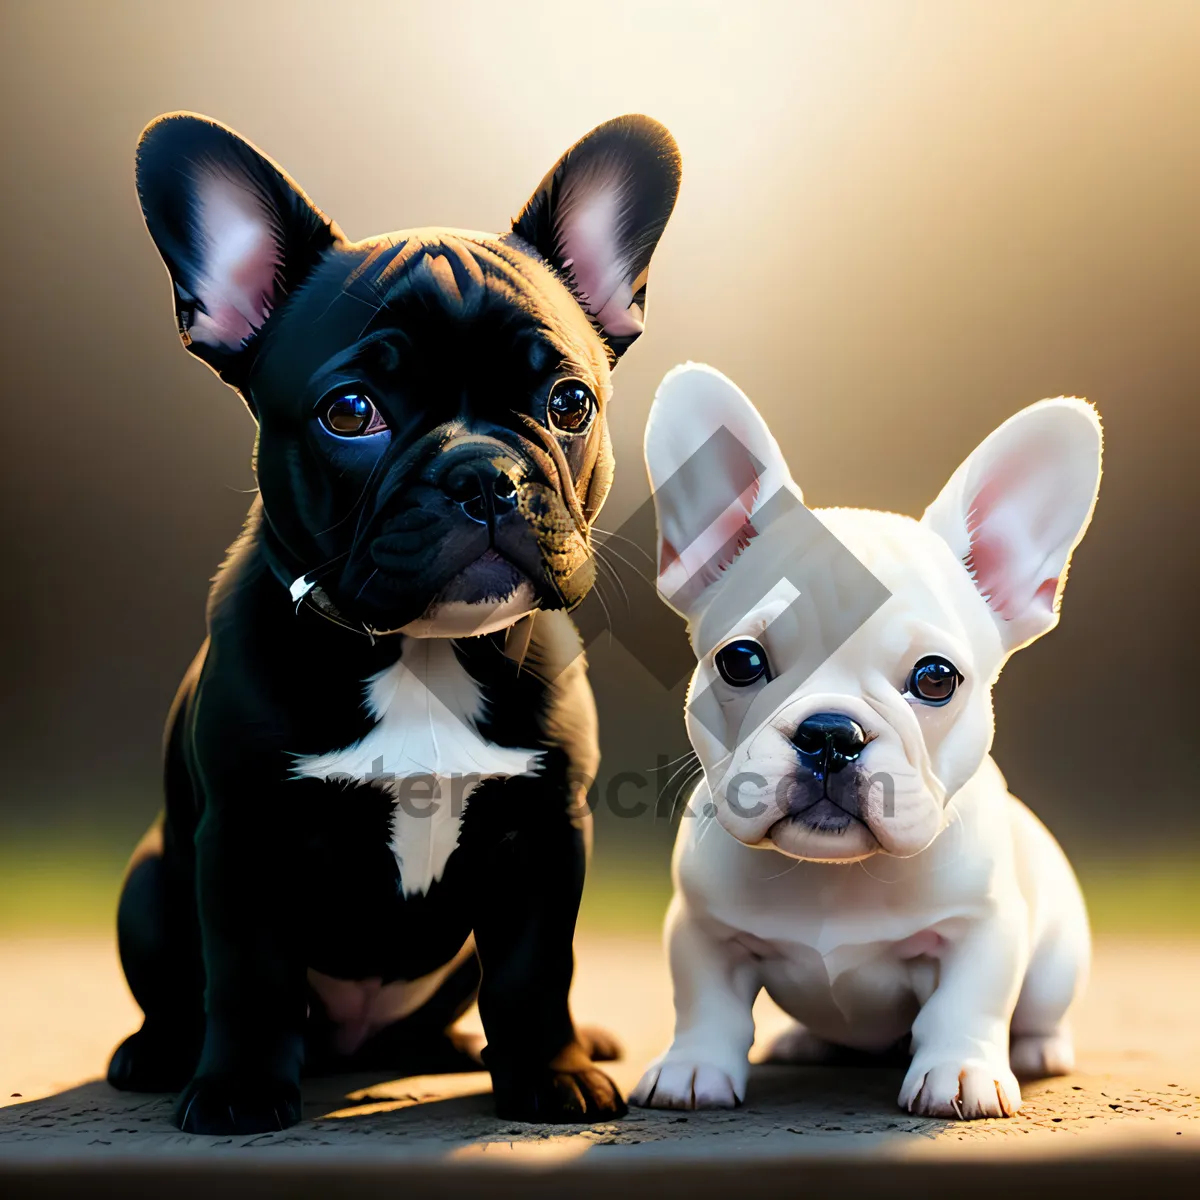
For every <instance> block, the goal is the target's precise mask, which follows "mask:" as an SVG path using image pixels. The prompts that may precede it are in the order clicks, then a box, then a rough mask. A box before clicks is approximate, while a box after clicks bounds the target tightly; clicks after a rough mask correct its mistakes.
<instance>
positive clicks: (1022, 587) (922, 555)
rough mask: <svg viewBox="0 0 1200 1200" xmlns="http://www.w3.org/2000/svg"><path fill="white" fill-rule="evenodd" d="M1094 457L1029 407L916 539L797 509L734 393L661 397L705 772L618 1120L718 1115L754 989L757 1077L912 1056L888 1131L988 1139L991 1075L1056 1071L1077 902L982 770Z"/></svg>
mask: <svg viewBox="0 0 1200 1200" xmlns="http://www.w3.org/2000/svg"><path fill="white" fill-rule="evenodd" d="M1100 450H1101V434H1100V423H1099V420H1098V419H1097V416H1096V413H1095V411H1094V410H1093V409H1092V407H1091V406H1090V405H1089V404H1087V403H1086V402H1085V401H1082V400H1075V399H1058V400H1045V401H1042V402H1041V403H1039V404H1034V405H1031V406H1030V407H1029V408H1026V409H1024V410H1023V411H1022V412H1020V413H1018V414H1017V415H1016V416H1014V417H1012V418H1011V419H1010V420H1008V421H1006V422H1005V423H1004V424H1003V425H1001V426H1000V428H999V429H997V430H996V431H995V432H994V433H993V434H992V435H991V436H990V437H988V438H987V439H986V440H985V441H984V442H983V444H982V445H981V446H980V447H979V448H978V449H977V450H975V452H974V453H973V454H972V455H971V456H970V457H969V458H968V459H967V460H966V461H965V462H964V463H963V464H962V466H961V467H959V469H958V470H957V471H956V472H955V473H954V475H953V477H952V478H951V480H950V482H949V483H948V484H947V485H946V487H945V488H943V490H942V492H941V494H940V495H939V496H938V498H937V499H936V500H935V501H934V502H933V504H932V505H930V507H929V508H928V510H927V511H926V512H925V515H924V517H923V518H922V519H921V520H920V521H914V520H912V519H911V518H908V517H903V516H897V515H895V514H893V513H883V512H869V511H865V510H856V509H818V510H816V511H813V510H809V509H807V508H805V507H804V506H803V503H802V497H801V493H800V489H799V488H798V487H797V486H796V484H795V483H794V482H793V481H792V479H791V477H790V475H789V473H788V469H787V465H786V463H785V462H784V460H783V457H782V455H781V454H780V451H779V447H778V446H777V445H776V443H775V440H774V438H773V437H772V436H771V433H770V431H769V430H768V429H767V427H766V425H765V424H764V423H763V420H762V418H761V417H760V416H759V414H758V412H757V411H756V410H755V408H754V406H753V405H752V404H751V403H750V401H749V400H747V399H746V397H745V396H744V395H742V393H741V392H740V391H739V390H738V389H737V388H736V387H735V386H734V385H733V384H732V383H731V382H730V381H729V380H727V379H726V378H725V377H724V376H722V375H720V374H719V373H718V372H716V371H713V370H711V369H710V368H707V367H702V366H697V365H693V364H688V365H687V366H685V367H680V368H677V369H676V370H674V371H672V372H671V373H670V374H669V375H668V376H667V377H666V379H665V380H664V381H663V383H662V386H661V387H660V389H659V392H658V395H657V397H656V399H655V403H654V408H653V410H652V412H651V414H650V422H649V425H648V428H647V431H646V461H647V464H648V467H649V471H650V479H651V485H652V487H653V488H654V492H655V502H656V509H657V514H658V528H659V578H658V588H659V593H660V595H661V596H662V597H663V598H664V599H665V600H666V601H667V603H668V604H670V605H671V606H672V607H673V608H675V609H676V610H677V611H678V612H680V614H681V615H682V616H684V617H685V618H686V619H687V622H688V629H689V635H690V638H691V642H692V646H693V649H694V650H695V653H696V657H697V659H698V664H697V667H696V672H695V675H694V676H693V678H692V683H691V687H690V689H689V693H688V703H687V726H688V734H689V737H690V738H691V741H692V744H693V746H694V748H695V751H696V754H697V755H698V757H699V760H700V765H701V766H702V767H703V769H704V776H703V779H702V781H701V782H700V783H699V785H698V786H697V788H696V790H695V792H694V793H693V795H692V796H691V798H690V802H689V808H688V812H687V813H686V814H685V818H684V820H683V822H682V826H681V829H680V833H679V838H678V841H677V843H676V848H675V858H674V880H675V896H674V899H673V901H672V904H671V908H670V911H669V913H668V917H667V935H666V936H667V942H668V947H669V952H670V961H671V971H672V975H673V979H674V987H675V1010H676V1027H675V1039H674V1041H673V1043H672V1044H671V1046H670V1048H669V1049H668V1050H667V1051H666V1052H665V1053H664V1054H662V1055H661V1056H660V1057H659V1058H658V1059H657V1060H656V1061H655V1062H654V1063H653V1064H652V1065H651V1066H650V1067H649V1069H648V1070H647V1071H646V1073H645V1075H644V1076H643V1077H642V1080H641V1082H640V1083H639V1085H638V1087H637V1089H636V1090H635V1091H634V1094H633V1096H632V1097H631V1099H632V1101H633V1103H634V1104H640V1105H643V1106H650V1107H656V1108H708V1107H731V1106H733V1105H735V1104H737V1103H739V1102H740V1101H741V1100H742V1099H743V1097H744V1096H745V1089H746V1079H747V1074H748V1069H749V1068H748V1063H747V1054H748V1051H749V1049H750V1045H751V1042H752V1041H753V1039H754V1023H753V1018H752V1016H751V1006H752V1005H753V1003H754V999H755V997H756V996H757V994H758V991H759V989H760V988H766V990H767V992H768V993H769V994H770V995H771V997H772V998H773V999H774V1000H775V1001H776V1002H777V1003H778V1004H779V1005H780V1006H781V1007H782V1008H783V1009H784V1010H785V1011H786V1012H788V1013H789V1014H790V1015H791V1016H793V1017H794V1018H795V1019H796V1020H797V1022H798V1024H797V1026H796V1027H794V1028H793V1029H792V1030H790V1031H789V1032H788V1033H786V1034H785V1035H783V1037H781V1038H780V1039H778V1040H777V1041H776V1043H775V1045H774V1046H773V1047H772V1050H771V1053H770V1055H769V1058H771V1059H772V1060H774V1061H790V1062H801V1061H804V1062H811V1061H815V1060H818V1059H819V1058H821V1057H822V1056H823V1055H824V1054H825V1053H826V1052H827V1051H828V1050H829V1049H830V1048H831V1047H833V1046H846V1047H852V1048H855V1049H858V1050H865V1051H883V1050H886V1049H888V1048H890V1047H892V1046H894V1045H895V1044H896V1043H897V1042H898V1041H899V1040H900V1039H901V1038H908V1037H911V1043H910V1045H911V1052H912V1063H911V1066H910V1068H909V1070H908V1073H907V1075H906V1077H905V1079H904V1083H903V1086H902V1087H901V1090H900V1098H899V1099H900V1104H901V1105H902V1106H903V1107H904V1108H906V1109H908V1110H909V1111H911V1112H915V1113H923V1114H927V1115H930V1116H940V1117H960V1118H972V1117H998V1116H1007V1115H1009V1114H1011V1113H1013V1112H1015V1111H1016V1110H1017V1108H1018V1107H1019V1106H1020V1103H1021V1094H1020V1089H1019V1087H1018V1085H1017V1080H1016V1078H1015V1076H1014V1072H1016V1073H1017V1074H1022V1075H1025V1076H1042V1075H1052V1074H1061V1073H1065V1072H1067V1071H1069V1070H1070V1069H1071V1068H1072V1066H1073V1059H1074V1052H1073V1047H1072V1042H1071V1035H1070V1032H1069V1029H1068V1026H1067V1012H1068V1009H1069V1008H1070V1006H1071V1004H1072V1001H1073V1000H1074V999H1075V997H1076V995H1077V994H1078V993H1079V991H1080V989H1081V988H1082V985H1083V982H1084V979H1085V976H1086V974H1087V969H1088V963H1089V957H1090V946H1089V934H1088V923H1087V915H1086V912H1085V910H1084V904H1083V898H1082V896H1081V894H1080V891H1079V887H1078V884H1077V883H1076V881H1075V877H1074V875H1073V874H1072V871H1071V868H1070V866H1069V864H1068V863H1067V860H1066V858H1065V856H1064V855H1063V853H1062V851H1061V850H1060V848H1059V847H1058V845H1057V843H1056V842H1055V841H1054V838H1053V837H1052V836H1051V835H1050V833H1049V832H1048V831H1047V830H1046V828H1045V827H1044V826H1043V825H1042V824H1041V823H1040V822H1039V821H1038V819H1037V818H1036V817H1035V816H1033V814H1032V813H1031V812H1030V811H1029V810H1028V809H1027V808H1025V806H1024V805H1023V804H1021V802H1020V801H1019V800H1017V799H1015V798H1014V797H1012V796H1010V795H1009V794H1008V791H1007V788H1006V786H1005V782H1004V779H1003V777H1002V776H1001V774H1000V771H999V769H998V768H997V767H996V765H995V763H994V762H993V761H992V759H991V758H990V757H989V755H988V751H989V749H990V747H991V742H992V733H993V717H992V704H991V689H992V686H993V684H994V683H995V682H996V678H997V676H998V675H999V673H1000V669H1001V667H1002V666H1003V665H1004V663H1005V661H1006V660H1007V658H1008V656H1009V655H1010V654H1011V653H1012V652H1013V651H1014V650H1016V649H1018V648H1019V647H1021V646H1024V645H1026V644H1027V643H1029V642H1031V641H1033V640H1034V639H1035V638H1037V637H1040V636H1041V635H1042V634H1043V633H1046V632H1047V631H1048V630H1050V629H1052V628H1053V627H1054V626H1055V624H1057V622H1058V607H1059V600H1060V597H1061V595H1062V589H1063V585H1064V583H1065V581H1066V574H1067V565H1068V563H1069V561H1070V557H1071V552H1072V551H1073V550H1074V548H1075V546H1076V545H1077V544H1078V542H1079V540H1080V538H1081V537H1082V536H1083V532H1084V530H1085V529H1086V528H1087V525H1088V522H1089V520H1090V519H1091V514H1092V509H1093V506H1094V504H1095V500H1096V491H1097V487H1098V485H1099V481H1100ZM763 849H768V850H774V851H777V852H778V853H775V854H763V853H761V850H763ZM783 856H787V859H790V860H794V861H787V859H785V858H784V857H783ZM834 864H836V865H834ZM851 864H854V865H851Z"/></svg>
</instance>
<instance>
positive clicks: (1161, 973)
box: [0, 936, 1200, 1164]
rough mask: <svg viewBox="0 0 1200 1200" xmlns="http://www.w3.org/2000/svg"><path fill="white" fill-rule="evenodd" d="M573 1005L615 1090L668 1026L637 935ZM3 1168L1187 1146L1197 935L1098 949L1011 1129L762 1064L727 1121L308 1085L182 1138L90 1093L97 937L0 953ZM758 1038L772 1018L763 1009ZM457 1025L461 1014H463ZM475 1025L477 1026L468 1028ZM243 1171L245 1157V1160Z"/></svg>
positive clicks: (1197, 1071)
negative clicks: (587, 1112) (1072, 1050)
mask: <svg viewBox="0 0 1200 1200" xmlns="http://www.w3.org/2000/svg"><path fill="white" fill-rule="evenodd" d="M578 956H579V964H580V965H579V971H578V976H577V983H576V988H575V1011H576V1015H577V1017H578V1019H579V1020H580V1021H582V1022H590V1023H598V1024H604V1025H606V1026H608V1027H609V1028H610V1029H613V1030H615V1031H616V1032H617V1033H618V1034H619V1036H620V1037H621V1038H622V1039H623V1040H624V1043H625V1047H626V1057H625V1059H624V1061H622V1062H619V1063H616V1064H613V1065H612V1073H613V1074H614V1076H615V1078H616V1079H617V1081H618V1082H619V1083H620V1084H621V1085H622V1086H623V1087H624V1088H626V1089H629V1088H630V1087H631V1086H632V1085H633V1083H634V1082H635V1081H636V1079H637V1078H638V1075H639V1073H640V1070H641V1067H642V1066H643V1065H644V1064H645V1062H646V1061H647V1059H649V1058H650V1057H652V1056H653V1055H654V1054H655V1053H657V1052H658V1051H659V1050H660V1049H661V1048H662V1047H663V1045H665V1043H666V1041H667V1039H668V1037H669V1035H670V1030H671V1005H670V988H669V981H668V978H667V972H666V968H665V964H664V962H663V959H662V955H661V953H660V951H659V947H658V945H657V943H656V942H655V941H653V940H649V939H646V940H636V939H633V940H631V939H629V938H602V937H596V936H590V937H584V938H582V939H581V941H580V944H579V946H578ZM0 981H2V986H0V1106H3V1107H0V1160H8V1161H9V1162H10V1163H15V1162H22V1161H23V1162H26V1163H31V1162H43V1161H47V1162H48V1161H53V1162H56V1163H59V1164H61V1163H62V1162H63V1161H66V1160H69V1159H71V1158H74V1157H84V1158H94V1157H96V1156H116V1157H119V1158H122V1159H127V1158H128V1157H129V1156H131V1155H132V1156H136V1157H138V1158H151V1159H152V1158H155V1157H158V1156H165V1155H169V1156H177V1155H179V1154H180V1153H182V1154H185V1155H195V1156H204V1157H211V1156H220V1155H222V1154H228V1153H229V1152H231V1151H237V1152H238V1153H239V1155H244V1152H245V1151H247V1150H253V1151H255V1152H256V1157H257V1158H259V1159H260V1160H261V1158H262V1157H263V1156H265V1157H268V1158H274V1157H275V1156H278V1155H281V1154H286V1155H288V1156H295V1155H301V1156H303V1157H304V1158H306V1159H307V1158H309V1157H310V1156H315V1157H316V1158H321V1157H330V1156H333V1157H337V1156H341V1155H344V1154H345V1153H347V1152H353V1154H354V1156H355V1158H356V1159H358V1160H360V1161H361V1159H362V1158H363V1156H370V1157H373V1158H374V1157H378V1156H383V1157H386V1158H391V1159H394V1158H395V1157H397V1156H399V1157H402V1158H405V1159H408V1160H412V1161H416V1162H423V1163H430V1162H436V1161H445V1160H464V1159H466V1160H474V1161H478V1160H479V1158H480V1156H490V1158H491V1160H492V1161H495V1160H498V1159H504V1160H506V1161H509V1162H517V1161H525V1160H533V1161H535V1162H540V1163H545V1164H549V1163H563V1162H564V1161H568V1160H569V1161H574V1160H584V1161H588V1162H592V1161H595V1160H596V1159H597V1158H602V1159H603V1160H604V1161H609V1160H611V1159H612V1158H613V1156H638V1157H644V1156H653V1157H655V1158H656V1159H661V1158H662V1157H664V1156H667V1157H671V1156H685V1157H687V1158H689V1159H693V1160H694V1159H696V1158H698V1157H699V1158H703V1157H706V1156H714V1157H716V1158H720V1159H721V1160H723V1161H725V1162H728V1161H729V1160H730V1158H731V1156H740V1155H745V1156H747V1158H748V1159H749V1158H751V1157H753V1158H754V1159H756V1160H761V1159H762V1158H763V1156H764V1155H765V1156H770V1157H773V1158H778V1157H780V1156H802V1157H809V1156H819V1155H824V1154H835V1155H837V1154H847V1153H850V1154H853V1155H855V1156H859V1155H861V1154H864V1153H865V1154H868V1155H876V1154H878V1155H885V1156H901V1157H909V1156H926V1155H935V1156H943V1155H946V1156H948V1155H956V1154H961V1153H967V1154H970V1153H972V1152H978V1151H982V1152H984V1153H992V1152H994V1151H995V1150H998V1149H1003V1151H1004V1155H1005V1157H1006V1158H1007V1157H1009V1156H1010V1155H1011V1153H1013V1152H1018V1153H1020V1152H1032V1153H1037V1154H1048V1155H1051V1156H1059V1155H1070V1154H1075V1155H1079V1154H1087V1155H1090V1154H1091V1153H1093V1152H1097V1153H1099V1152H1104V1151H1111V1150H1113V1149H1114V1148H1120V1147H1122V1146H1129V1147H1137V1148H1141V1147H1147V1148H1149V1147H1153V1146H1157V1147H1167V1146H1170V1147H1171V1148H1173V1149H1174V1150H1177V1151H1178V1150H1184V1149H1189V1150H1191V1151H1192V1152H1200V1022H1197V1021H1196V1019H1195V1018H1196V1013H1197V1004H1196V997H1197V995H1198V994H1200V943H1195V942H1192V943H1188V942H1183V943H1180V942H1176V943H1168V944H1163V945H1146V944H1133V943H1129V942H1103V941H1102V942H1101V943H1100V945H1099V946H1098V948H1097V953H1096V964H1095V971H1094V975H1093V981H1092V985H1091V989H1090V992H1089V994H1088V997H1087V999H1086V1000H1085V1002H1084V1004H1083V1006H1082V1009H1081V1011H1080V1012H1079V1015H1078V1019H1077V1029H1078V1041H1079V1044H1080V1052H1081V1053H1080V1059H1081V1061H1080V1070H1079V1072H1078V1074H1077V1075H1075V1076H1072V1077H1070V1078H1067V1079H1059V1080H1051V1081H1046V1082H1042V1083H1035V1084H1031V1085H1026V1088H1025V1106H1024V1108H1023V1110H1022V1111H1021V1112H1020V1113H1019V1114H1018V1115H1017V1116H1015V1117H1013V1118H1011V1119H1009V1120H995V1121H979V1122H972V1123H968V1124H956V1123H951V1122H944V1121H936V1120H927V1119H922V1118H916V1117H911V1116H909V1115H908V1114H906V1113H904V1112H902V1111H900V1110H899V1109H898V1108H896V1107H895V1097H896V1093H897V1091H898V1090H899V1085H900V1079H901V1074H902V1072H901V1071H899V1070H896V1069H883V1068H863V1067H842V1068H830V1067H821V1068H780V1067H759V1068H757V1069H756V1070H755V1073H754V1075H753V1077H752V1080H751V1085H750V1090H749V1095H748V1097H747V1103H746V1105H745V1107H744V1108H742V1109H740V1110H737V1111H734V1112H718V1113H689V1114H681V1113H659V1112H643V1111H640V1110H634V1111H633V1112H632V1114H631V1115H630V1117H629V1118H627V1119H626V1120H623V1121H619V1122H614V1123H611V1124H604V1125H597V1126H593V1127H589V1128H582V1129H579V1128H575V1129H571V1130H564V1129H563V1128H562V1127H557V1128H556V1127H552V1126H533V1125H514V1124H512V1123H511V1122H502V1121H499V1120H497V1119H496V1118H495V1117H494V1116H493V1115H492V1113H491V1106H490V1097H489V1096H488V1095H487V1090H488V1082H487V1077H486V1075H482V1074H479V1075H460V1076H443V1077H439V1078H420V1079H405V1080H391V1081H388V1080H379V1079H361V1078H341V1079H334V1080H320V1081H311V1082H310V1083H309V1084H308V1086H307V1088H306V1093H305V1120H304V1122H303V1123H301V1124H300V1125H298V1126H296V1127H295V1128H293V1129H290V1130H287V1131H285V1132H282V1133H277V1134H267V1135H261V1136H258V1137H254V1138H240V1139H234V1140H229V1139H208V1138H194V1137H186V1136H184V1135H183V1134H181V1133H179V1132H178V1131H177V1130H176V1129H174V1128H173V1126H172V1125H171V1124H170V1122H169V1119H168V1116H169V1110H170V1098H169V1097H160V1096H131V1095H127V1094H122V1093H119V1092H116V1091H114V1090H113V1089H111V1088H109V1087H108V1085H107V1084H105V1083H103V1082H99V1081H98V1077H99V1076H100V1075H101V1074H102V1072H103V1069H104V1066H105V1063H106V1061H107V1057H108V1054H109V1052H110V1051H111V1049H112V1047H113V1046H114V1045H115V1044H116V1043H117V1041H119V1040H120V1038H121V1037H122V1036H124V1035H125V1034H126V1033H127V1032H129V1031H130V1030H132V1029H133V1028H135V1027H136V1024H137V1021H138V1012H137V1009H136V1007H135V1006H134V1004H133V1001H132V1000H131V998H130V997H129V994H128V992H127V991H126V989H125V985H124V982H123V980H122V978H121V975H120V971H119V968H118V966H117V962H116V956H115V952H114V948H113V946H112V944H111V942H110V941H109V940H107V939H103V938H97V939H86V938H84V939H81V938H72V939H63V940H54V939H36V940H35V939H27V940H20V939H16V940H7V941H0ZM758 1013H759V1018H760V1019H759V1044H760V1045H761V1044H762V1043H763V1042H765V1040H766V1039H767V1038H769V1037H770V1035H771V1034H772V1033H773V1032H775V1031H776V1030H778V1029H779V1028H780V1027H781V1026H782V1025H783V1024H784V1023H785V1018H784V1017H783V1016H782V1014H781V1013H779V1011H778V1010H777V1009H775V1008H774V1006H772V1005H771V1004H770V1003H769V1002H767V1001H765V1000H762V1001H760V1005H759V1009H758ZM475 1020H476V1019H475V1014H473V1013H472V1014H470V1015H469V1016H468V1018H467V1021H468V1022H474V1021H475ZM476 1024H477V1022H476ZM243 1161H244V1158H243Z"/></svg>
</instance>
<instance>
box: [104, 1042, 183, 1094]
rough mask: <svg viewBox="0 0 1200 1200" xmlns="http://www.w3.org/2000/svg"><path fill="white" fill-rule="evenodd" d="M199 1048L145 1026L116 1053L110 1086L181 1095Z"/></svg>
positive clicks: (126, 1090)
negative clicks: (180, 1091)
mask: <svg viewBox="0 0 1200 1200" xmlns="http://www.w3.org/2000/svg"><path fill="white" fill-rule="evenodd" d="M199 1056H200V1051H199V1047H198V1046H197V1045H196V1044H195V1043H194V1042H193V1041H189V1040H188V1039H186V1038H184V1037H182V1036H172V1035H165V1034H164V1035H159V1034H156V1033H155V1032H154V1030H153V1029H151V1028H148V1027H147V1026H146V1025H143V1026H142V1027H141V1029H139V1030H138V1031H137V1033H131V1034H130V1035H129V1036H128V1037H127V1038H126V1039H125V1040H124V1041H123V1042H122V1043H121V1044H120V1045H119V1046H118V1047H117V1048H116V1050H114V1051H113V1056H112V1058H111V1059H110V1060H109V1063H108V1082H109V1083H111V1084H112V1086H113V1087H115V1088H120V1090H121V1091H123V1092H177V1091H179V1089H180V1088H181V1087H183V1085H184V1084H185V1083H187V1081H188V1080H189V1079H190V1078H191V1077H192V1072H193V1071H194V1070H195V1069H196V1059H197V1058H199Z"/></svg>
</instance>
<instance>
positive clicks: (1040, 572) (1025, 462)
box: [966, 454, 1059, 621]
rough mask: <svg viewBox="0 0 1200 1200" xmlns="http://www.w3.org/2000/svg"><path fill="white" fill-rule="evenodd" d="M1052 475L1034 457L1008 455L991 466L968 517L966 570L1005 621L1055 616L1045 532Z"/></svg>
mask: <svg viewBox="0 0 1200 1200" xmlns="http://www.w3.org/2000/svg"><path fill="white" fill-rule="evenodd" d="M1057 507H1058V505H1057V504H1056V496H1055V492H1054V487H1053V476H1052V474H1051V473H1047V472H1046V471H1045V469H1044V465H1043V464H1040V463H1038V462H1037V461H1036V459H1035V457H1034V456H1028V457H1025V456H1019V455H1016V454H1009V455H1006V456H1005V457H1004V458H1003V459H1001V460H1000V461H999V462H997V463H995V464H993V465H992V468H991V470H990V471H989V473H988V477H987V479H986V480H985V481H984V483H983V485H982V486H981V487H980V488H979V490H978V491H977V492H976V494H975V497H974V500H973V501H972V503H971V507H970V510H969V512H968V513H967V533H968V536H969V538H970V549H969V551H968V553H967V556H966V566H967V568H968V570H970V572H971V576H972V578H973V579H974V580H975V585H976V587H977V588H978V589H979V591H980V593H981V594H982V595H983V597H984V599H985V600H986V601H987V603H988V606H989V607H990V608H991V609H992V611H993V612H994V613H996V615H997V616H999V617H1001V618H1003V619H1004V620H1005V621H1016V620H1019V619H1021V618H1023V617H1030V616H1035V615H1037V616H1046V617H1049V616H1051V615H1053V612H1054V606H1055V602H1056V597H1057V595H1058V585H1059V571H1058V565H1057V564H1056V563H1054V562H1053V561H1051V560H1050V558H1049V556H1048V555H1047V547H1046V542H1045V537H1044V531H1045V530H1046V529H1047V528H1049V527H1052V526H1053V525H1054V523H1055V518H1056V508H1057Z"/></svg>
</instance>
